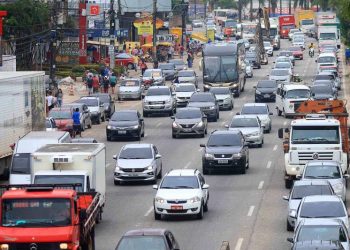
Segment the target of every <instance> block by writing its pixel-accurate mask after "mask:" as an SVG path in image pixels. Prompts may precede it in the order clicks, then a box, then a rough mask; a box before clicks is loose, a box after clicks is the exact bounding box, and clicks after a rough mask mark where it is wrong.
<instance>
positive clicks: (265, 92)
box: [254, 80, 277, 102]
mask: <svg viewBox="0 0 350 250" xmlns="http://www.w3.org/2000/svg"><path fill="white" fill-rule="evenodd" d="M254 88H255V102H264V101H273V102H274V101H276V91H277V82H276V81H275V80H261V81H258V84H257V85H256V86H255V87H254Z"/></svg>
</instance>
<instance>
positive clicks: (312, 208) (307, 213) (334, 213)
mask: <svg viewBox="0 0 350 250" xmlns="http://www.w3.org/2000/svg"><path fill="white" fill-rule="evenodd" d="M345 216H346V214H345V211H344V207H343V204H342V201H318V202H317V201H316V202H304V203H303V204H302V206H301V209H300V217H301V218H334V217H345Z"/></svg>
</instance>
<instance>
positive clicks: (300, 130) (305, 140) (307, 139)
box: [291, 126, 340, 144]
mask: <svg viewBox="0 0 350 250" xmlns="http://www.w3.org/2000/svg"><path fill="white" fill-rule="evenodd" d="M291 137H292V138H291V139H292V143H294V144H339V143H340V139H339V127H338V126H293V127H292V136H291Z"/></svg>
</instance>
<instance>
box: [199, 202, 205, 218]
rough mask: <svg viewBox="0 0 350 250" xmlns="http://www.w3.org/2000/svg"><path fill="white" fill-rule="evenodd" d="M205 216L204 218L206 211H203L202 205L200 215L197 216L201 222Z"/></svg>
mask: <svg viewBox="0 0 350 250" xmlns="http://www.w3.org/2000/svg"><path fill="white" fill-rule="evenodd" d="M203 216H204V209H203V203H202V204H201V208H200V210H199V213H198V214H197V219H198V220H201V219H203Z"/></svg>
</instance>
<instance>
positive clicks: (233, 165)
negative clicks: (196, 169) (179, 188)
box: [200, 129, 249, 174]
mask: <svg viewBox="0 0 350 250" xmlns="http://www.w3.org/2000/svg"><path fill="white" fill-rule="evenodd" d="M200 146H201V147H203V148H204V150H203V151H202V169H203V174H210V173H211V172H212V171H215V170H219V171H224V170H226V171H229V172H234V171H238V172H239V173H241V174H245V173H246V170H247V169H248V168H249V149H248V144H247V143H246V141H245V139H244V136H243V134H242V132H241V131H240V130H238V129H237V130H229V131H219V130H216V131H214V132H213V133H211V134H210V136H209V139H208V142H207V144H200Z"/></svg>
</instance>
